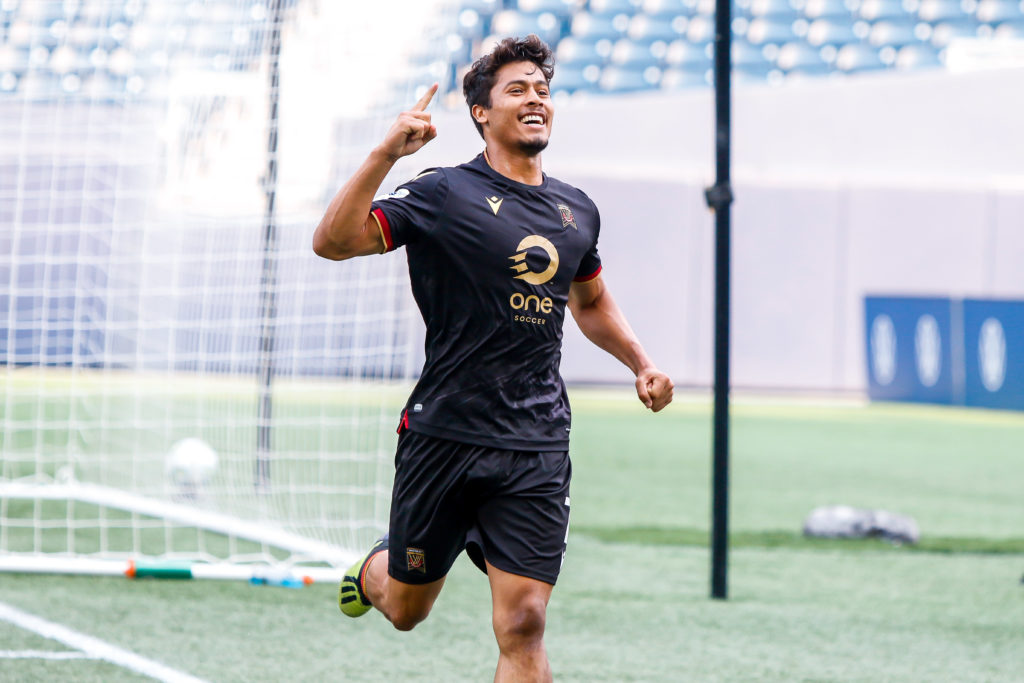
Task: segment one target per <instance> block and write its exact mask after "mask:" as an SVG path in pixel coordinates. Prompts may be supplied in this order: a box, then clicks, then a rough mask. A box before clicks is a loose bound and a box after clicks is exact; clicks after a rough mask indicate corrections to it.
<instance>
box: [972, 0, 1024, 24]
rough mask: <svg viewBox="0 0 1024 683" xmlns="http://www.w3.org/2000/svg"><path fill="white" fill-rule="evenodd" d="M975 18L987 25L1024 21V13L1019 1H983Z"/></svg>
mask: <svg viewBox="0 0 1024 683" xmlns="http://www.w3.org/2000/svg"><path fill="white" fill-rule="evenodd" d="M974 16H975V17H976V18H977V19H978V21H980V22H983V23H985V24H998V23H1000V22H1003V21H1020V20H1024V12H1022V11H1021V6H1020V3H1019V2H1017V0H981V2H979V3H978V9H977V11H976V12H975V13H974Z"/></svg>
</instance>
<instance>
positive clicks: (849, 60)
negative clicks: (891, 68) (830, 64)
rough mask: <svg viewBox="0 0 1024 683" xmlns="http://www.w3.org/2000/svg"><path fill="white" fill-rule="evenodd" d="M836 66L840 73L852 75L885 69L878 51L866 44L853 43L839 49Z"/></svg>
mask: <svg viewBox="0 0 1024 683" xmlns="http://www.w3.org/2000/svg"><path fill="white" fill-rule="evenodd" d="M835 66H836V68H837V69H838V70H839V71H841V72H843V73H851V74H852V73H858V72H861V71H876V70H878V69H884V68H885V64H884V63H883V62H882V59H881V58H880V57H879V56H878V50H875V49H874V48H872V47H871V46H870V45H865V44H864V43H851V44H849V45H844V46H843V47H841V48H839V54H838V55H837V56H836V62H835Z"/></svg>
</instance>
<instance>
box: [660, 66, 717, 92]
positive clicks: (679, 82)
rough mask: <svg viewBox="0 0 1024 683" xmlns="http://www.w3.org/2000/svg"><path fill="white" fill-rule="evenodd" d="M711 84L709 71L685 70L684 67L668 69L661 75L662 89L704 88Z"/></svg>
mask: <svg viewBox="0 0 1024 683" xmlns="http://www.w3.org/2000/svg"><path fill="white" fill-rule="evenodd" d="M708 85H709V80H708V73H707V71H706V70H705V71H704V72H700V73H698V72H695V71H683V70H682V69H666V70H665V73H663V74H662V75H661V89H662V90H689V89H690V88H703V87H707V86H708Z"/></svg>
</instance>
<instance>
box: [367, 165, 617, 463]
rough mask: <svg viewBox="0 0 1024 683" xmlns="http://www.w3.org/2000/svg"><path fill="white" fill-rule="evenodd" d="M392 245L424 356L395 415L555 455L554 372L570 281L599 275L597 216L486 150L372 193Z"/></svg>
mask: <svg viewBox="0 0 1024 683" xmlns="http://www.w3.org/2000/svg"><path fill="white" fill-rule="evenodd" d="M371 211H372V215H373V217H374V219H375V220H376V221H377V223H378V224H379V227H380V232H381V237H382V239H383V241H384V245H385V248H386V250H387V251H391V250H393V249H397V248H398V247H400V246H402V245H405V248H406V253H407V256H408V261H409V276H410V280H411V283H412V292H413V296H414V297H415V299H416V303H417V305H418V306H419V309H420V312H421V314H422V315H423V320H424V322H425V323H426V328H427V333H426V361H425V364H424V367H423V372H422V374H421V375H420V379H419V382H418V383H417V384H416V388H415V389H414V390H413V392H412V395H411V396H410V398H409V402H408V404H407V405H406V409H405V411H404V413H403V416H402V418H401V419H402V425H403V426H404V427H405V428H408V429H410V430H412V431H414V432H419V433H422V434H426V435H429V436H435V437H441V438H446V439H451V440H454V441H461V442H464V443H471V444H477V445H483V446H491V447H495V448H507V449H515V450H537V451H543V450H562V449H567V448H568V444H569V427H570V421H571V417H570V411H569V401H568V397H567V396H566V392H565V384H564V383H563V381H562V378H561V375H560V373H559V364H560V362H561V343H562V322H563V320H564V319H565V309H566V303H567V302H568V297H569V287H570V285H571V284H572V282H573V281H574V280H575V281H586V280H590V279H593V278H596V277H597V276H598V274H599V273H600V271H601V259H600V257H599V256H598V253H597V237H598V232H599V230H600V217H599V215H598V211H597V207H596V206H595V205H594V203H593V202H592V201H591V200H590V198H589V197H587V195H585V194H584V193H583V192H582V191H580V190H578V189H576V188H575V187H572V186H571V185H568V184H566V183H563V182H560V181H558V180H556V179H554V178H551V177H548V176H546V175H545V176H544V178H543V182H542V183H541V184H540V185H537V186H533V185H525V184H522V183H519V182H516V181H514V180H511V179H509V178H506V177H504V176H503V175H501V174H499V173H498V172H497V171H495V170H494V169H492V168H491V167H490V165H489V164H488V162H487V161H486V159H485V158H484V156H483V155H482V154H481V155H479V156H477V157H476V158H475V159H473V160H472V161H470V162H469V163H466V164H462V165H461V166H457V167H454V168H432V169H427V170H425V171H423V172H422V173H420V174H419V175H418V176H416V177H415V178H413V179H412V180H411V181H409V182H408V183H405V184H404V185H400V186H399V187H398V188H397V189H396V190H395V191H394V192H392V193H391V194H388V195H382V196H380V197H377V198H376V199H375V200H374V202H373V206H372V210H371Z"/></svg>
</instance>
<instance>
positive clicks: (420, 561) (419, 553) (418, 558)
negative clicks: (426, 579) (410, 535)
mask: <svg viewBox="0 0 1024 683" xmlns="http://www.w3.org/2000/svg"><path fill="white" fill-rule="evenodd" d="M405 563H406V567H407V568H408V569H409V571H411V572H419V573H421V574H426V573H427V558H426V553H425V552H423V550H422V549H420V548H406V549H405Z"/></svg>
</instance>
